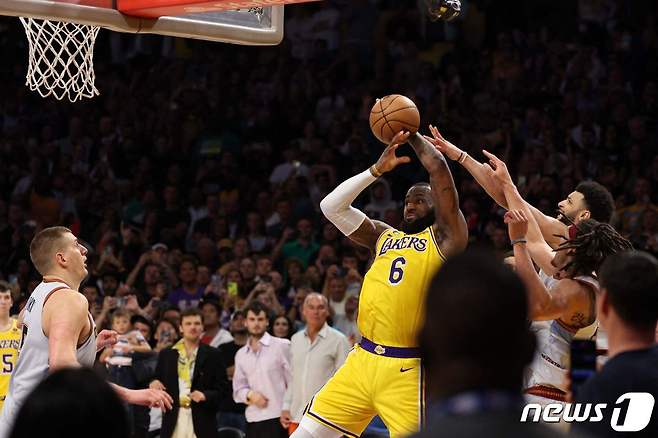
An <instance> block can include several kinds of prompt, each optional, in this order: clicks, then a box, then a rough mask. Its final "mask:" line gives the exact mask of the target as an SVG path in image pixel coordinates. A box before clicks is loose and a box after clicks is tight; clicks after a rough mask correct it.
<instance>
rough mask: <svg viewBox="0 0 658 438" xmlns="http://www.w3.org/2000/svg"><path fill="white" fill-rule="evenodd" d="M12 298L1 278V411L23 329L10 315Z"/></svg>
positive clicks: (7, 286) (8, 287) (6, 284)
mask: <svg viewBox="0 0 658 438" xmlns="http://www.w3.org/2000/svg"><path fill="white" fill-rule="evenodd" d="M11 305H12V298H11V289H10V286H9V283H7V282H6V281H1V280H0V355H2V364H1V366H2V369H0V412H1V411H2V405H3V404H4V402H5V397H6V396H7V391H9V379H10V378H11V373H12V371H14V365H16V358H17V357H18V348H19V344H20V341H21V334H22V331H21V330H20V329H19V328H18V326H17V325H16V320H15V319H14V318H10V317H9V311H10V310H11Z"/></svg>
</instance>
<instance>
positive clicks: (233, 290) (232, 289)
mask: <svg viewBox="0 0 658 438" xmlns="http://www.w3.org/2000/svg"><path fill="white" fill-rule="evenodd" d="M226 291H227V292H228V294H229V295H233V296H236V295H237V294H238V284H237V283H236V282H234V281H229V282H228V283H226Z"/></svg>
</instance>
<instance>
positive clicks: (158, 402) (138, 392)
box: [126, 389, 174, 411]
mask: <svg viewBox="0 0 658 438" xmlns="http://www.w3.org/2000/svg"><path fill="white" fill-rule="evenodd" d="M126 401H127V402H128V403H130V404H132V405H138V406H148V407H150V408H160V409H162V410H163V411H169V410H171V408H172V407H173V405H174V400H173V399H172V398H171V396H170V395H169V394H167V393H166V392H165V391H163V390H160V389H133V390H128V391H127V392H126Z"/></svg>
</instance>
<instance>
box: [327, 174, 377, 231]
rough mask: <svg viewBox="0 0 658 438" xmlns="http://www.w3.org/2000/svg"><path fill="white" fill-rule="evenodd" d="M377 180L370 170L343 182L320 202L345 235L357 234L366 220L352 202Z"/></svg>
mask: <svg viewBox="0 0 658 438" xmlns="http://www.w3.org/2000/svg"><path fill="white" fill-rule="evenodd" d="M376 179H377V178H375V177H374V176H372V174H371V173H370V170H369V169H368V170H366V171H364V172H361V173H360V174H358V175H355V176H353V177H352V178H350V179H348V180H345V181H344V182H342V183H341V184H340V185H339V186H338V187H336V188H335V189H334V190H333V191H332V192H331V193H329V194H328V195H327V196H325V198H324V199H323V200H322V202H320V210H322V213H323V214H324V215H325V216H326V217H327V219H329V220H330V221H331V223H333V224H334V225H336V228H338V229H339V230H340V231H341V232H342V233H343V234H344V235H346V236H349V235H350V234H352V233H353V232H355V231H356V230H357V229H358V228H359V227H360V226H361V224H362V223H363V221H364V220H366V215H365V214H364V213H363V212H362V211H359V210H357V209H356V208H354V207H352V202H354V200H355V199H356V197H357V196H359V193H361V192H362V191H363V190H364V189H365V188H366V187H368V186H369V185H370V184H372V183H373V182H375V180H376Z"/></svg>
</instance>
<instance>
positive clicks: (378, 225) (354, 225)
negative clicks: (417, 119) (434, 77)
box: [320, 132, 411, 251]
mask: <svg viewBox="0 0 658 438" xmlns="http://www.w3.org/2000/svg"><path fill="white" fill-rule="evenodd" d="M408 138H409V133H408V132H407V133H405V132H398V133H397V134H396V135H395V137H393V140H391V143H390V144H389V145H388V146H387V147H386V149H384V152H383V153H382V155H381V157H379V160H377V163H375V164H373V165H372V166H370V168H369V169H368V170H366V171H364V172H361V173H360V174H358V175H355V176H353V177H352V178H350V179H348V180H346V181H343V182H342V183H341V184H340V185H339V186H338V187H336V188H335V189H334V190H333V191H332V192H331V193H329V194H328V195H327V196H326V197H325V198H324V199H323V200H322V202H320V209H321V210H322V213H323V214H324V215H325V216H326V217H327V219H329V220H330V221H331V223H333V224H334V225H335V226H336V228H338V229H339V230H340V231H341V232H342V233H343V234H344V235H346V236H347V237H349V238H350V239H351V240H352V241H354V242H356V243H358V244H359V245H362V246H365V247H366V248H369V249H370V250H371V251H373V250H374V249H375V245H376V243H377V239H378V238H379V236H380V235H381V234H382V233H383V232H384V231H385V230H386V229H388V228H390V226H389V225H387V224H385V223H384V222H380V221H375V220H372V219H370V218H368V216H366V215H365V213H363V212H362V211H360V210H358V209H356V208H354V207H352V202H354V200H355V199H356V197H357V196H359V194H360V193H361V192H362V191H363V190H365V189H366V188H367V187H368V186H369V185H370V184H372V183H373V182H375V180H376V179H377V178H379V177H380V176H382V175H383V174H384V173H386V172H390V171H391V170H393V169H395V168H396V167H397V166H398V165H399V164H402V163H408V162H409V161H411V160H410V159H409V157H398V156H397V155H395V151H396V149H397V148H398V147H399V146H400V145H401V144H402V143H404V142H406V141H407V139H408Z"/></svg>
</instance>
